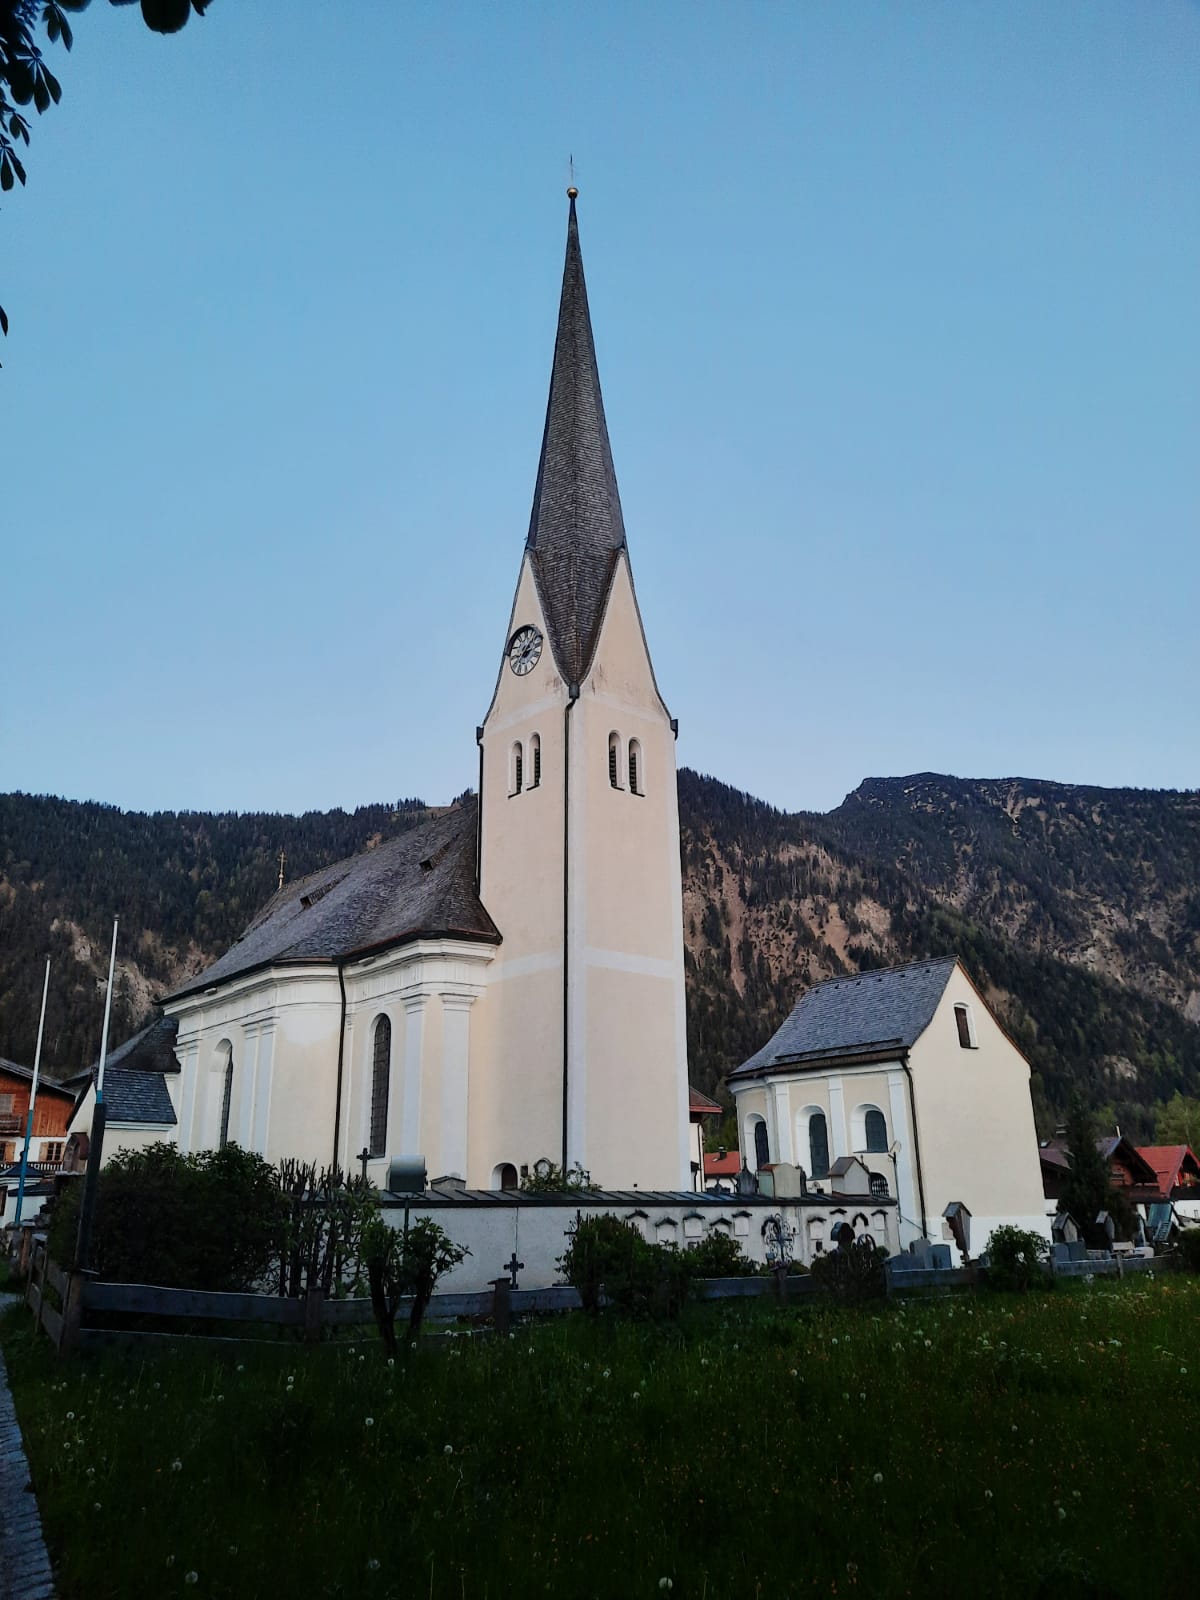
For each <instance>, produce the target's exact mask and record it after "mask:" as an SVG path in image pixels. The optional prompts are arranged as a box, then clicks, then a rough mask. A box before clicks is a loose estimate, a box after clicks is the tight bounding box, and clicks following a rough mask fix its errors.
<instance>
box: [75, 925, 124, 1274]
mask: <svg viewBox="0 0 1200 1600" xmlns="http://www.w3.org/2000/svg"><path fill="white" fill-rule="evenodd" d="M116 965H117V918H116V917H114V918H113V935H112V951H111V953H110V955H109V958H108V988H107V989H106V990H105V993H104V1027H103V1031H102V1032H101V1035H100V1066H99V1068H98V1070H97V1072H96V1104H95V1106H94V1108H93V1110H92V1133H91V1138H90V1139H89V1140H88V1164H87V1172H86V1174H85V1175H84V1179H83V1202H82V1204H81V1205H80V1207H79V1236H78V1238H77V1239H76V1242H75V1267H76V1270H77V1271H79V1272H86V1271H87V1269H88V1256H89V1254H90V1253H91V1248H92V1218H93V1215H94V1213H95V1209H96V1186H97V1183H98V1181H99V1177H100V1158H101V1154H102V1152H103V1149H104V1117H105V1111H104V1063H105V1060H106V1059H107V1056H108V1019H109V1017H110V1016H111V1015H112V992H113V973H114V971H115V970H116Z"/></svg>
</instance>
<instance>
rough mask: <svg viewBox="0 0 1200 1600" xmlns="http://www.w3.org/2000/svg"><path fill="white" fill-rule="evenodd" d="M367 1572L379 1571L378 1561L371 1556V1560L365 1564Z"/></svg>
mask: <svg viewBox="0 0 1200 1600" xmlns="http://www.w3.org/2000/svg"><path fill="white" fill-rule="evenodd" d="M367 1571H368V1572H378V1571H379V1563H378V1561H376V1559H375V1557H374V1556H372V1557H371V1559H370V1560H369V1561H368V1562H367Z"/></svg>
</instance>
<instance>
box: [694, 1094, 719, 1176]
mask: <svg viewBox="0 0 1200 1600" xmlns="http://www.w3.org/2000/svg"><path fill="white" fill-rule="evenodd" d="M721 1115H722V1111H721V1107H720V1106H719V1105H718V1104H717V1102H716V1101H715V1100H712V1099H710V1098H709V1096H708V1095H706V1094H702V1093H701V1092H700V1090H699V1089H694V1088H691V1087H689V1089H688V1123H689V1127H690V1131H691V1168H692V1187H693V1188H694V1189H695V1190H696V1192H697V1193H698V1194H703V1193H704V1180H705V1167H704V1162H705V1156H704V1119H705V1117H719V1116H721Z"/></svg>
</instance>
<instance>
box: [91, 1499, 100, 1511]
mask: <svg viewBox="0 0 1200 1600" xmlns="http://www.w3.org/2000/svg"><path fill="white" fill-rule="evenodd" d="M99 1509H100V1502H99V1500H97V1501H96V1504H95V1505H94V1506H93V1507H92V1510H93V1511H99Z"/></svg>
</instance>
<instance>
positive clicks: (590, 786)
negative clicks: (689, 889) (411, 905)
mask: <svg viewBox="0 0 1200 1600" xmlns="http://www.w3.org/2000/svg"><path fill="white" fill-rule="evenodd" d="M527 624H531V625H533V626H535V627H538V628H539V629H541V630H542V631H543V633H544V631H545V619H544V617H543V615H542V611H541V607H540V605H539V603H538V599H537V593H536V587H535V584H534V582H533V578H532V572H531V568H530V565H529V562H528V560H527V559H526V561H525V562H523V564H522V569H521V576H520V579H519V582H518V586H517V594H516V599H515V602H514V607H513V612H512V616H511V618H510V623H509V629H508V633H507V634H506V636H505V637H506V639H507V638H508V637H511V634H512V632H513V631H514V630H515V629H516V628H518V627H521V626H525V625H527ZM569 704H570V696H569V689H568V685H566V684H565V683H564V682H563V681H562V679H561V677H560V676H559V674H558V670H557V667H556V665H555V663H554V659H553V654H552V651H551V649H550V645H549V641H547V643H546V645H545V647H544V649H543V652H542V656H541V659H540V660H539V662H538V664H537V666H536V667H534V669H533V670H532V671H531V672H530V673H528V674H527V675H526V676H525V677H523V678H517V677H516V676H515V675H514V674H513V673H512V672H510V671H509V670H508V669H507V667H506V666H505V665H503V664H502V665H501V668H500V672H499V678H498V682H497V686H496V691H495V695H494V697H493V701H492V704H491V706H490V708H489V710H488V714H487V717H486V718H485V721H484V727H483V734H482V740H481V744H482V750H483V780H482V858H481V887H480V893H481V898H482V900H483V903H484V905H485V906H486V907H487V909H488V911H489V912H490V913H491V915H492V917H493V918H494V919H495V921H496V923H497V926H498V927H499V928H500V930H501V933H502V935H503V943H502V945H501V947H500V950H499V951H498V952H497V958H496V962H495V967H494V970H493V972H492V974H491V981H490V982H489V985H488V993H487V997H486V1000H485V1001H484V1003H483V1005H482V1006H481V1008H480V1011H481V1015H480V1016H479V1017H478V1019H477V1026H475V1027H473V1031H472V1082H473V1085H474V1084H475V1083H476V1082H477V1083H478V1085H479V1088H478V1096H479V1098H478V1100H474V1101H473V1105H474V1104H480V1105H481V1106H482V1108H483V1120H482V1124H480V1123H478V1122H476V1121H475V1119H473V1121H472V1129H471V1144H470V1159H469V1162H468V1165H469V1167H470V1168H471V1172H470V1174H469V1181H470V1182H471V1183H472V1184H474V1185H477V1186H481V1185H486V1184H487V1183H488V1182H489V1181H490V1175H491V1173H492V1171H493V1170H494V1168H495V1166H496V1165H497V1164H498V1163H499V1162H501V1161H511V1162H513V1163H514V1164H515V1165H516V1166H518V1167H520V1166H521V1165H522V1164H523V1163H529V1164H532V1163H533V1162H534V1161H536V1160H537V1159H538V1158H539V1157H542V1156H546V1157H549V1158H550V1159H552V1160H554V1161H559V1160H561V1159H562V1146H563V1124H562V1117H563V1110H562V1071H563V1043H564V1027H565V1029H566V1030H567V1036H568V1038H569V1041H570V1061H571V1064H570V1073H569V1103H568V1109H567V1159H568V1161H569V1162H574V1161H578V1162H579V1163H581V1164H582V1165H583V1166H584V1167H586V1168H587V1169H588V1170H589V1171H591V1172H592V1173H593V1175H596V1176H598V1177H599V1178H600V1181H602V1182H604V1183H606V1184H618V1183H619V1184H633V1183H639V1184H640V1185H641V1186H643V1187H652V1186H658V1187H660V1188H670V1189H678V1188H681V1187H687V1186H690V1182H691V1176H690V1158H689V1153H688V1112H687V1055H686V1020H685V1011H684V987H683V911H682V895H681V889H680V880H679V873H680V864H679V823H678V810H677V805H678V802H677V793H676V783H675V747H674V736H673V734H672V732H671V727H670V718H669V716H668V713H667V711H666V708H665V707H664V706H663V704H662V701H661V699H660V698H659V695H658V691H657V688H656V687H655V684H654V676H653V671H652V669H651V666H650V659H649V654H648V652H647V650H646V645H645V640H644V637H643V634H642V629H641V622H640V618H639V617H638V613H637V605H636V600H635V599H634V595H633V587H632V582H631V580H630V576H629V570H628V566H627V563H626V561H625V559H624V557H623V556H622V557H621V558H620V559H619V560H618V563H617V569H616V573H615V576H614V581H613V585H612V590H611V595H610V600H609V604H608V609H607V612H606V614H605V618H604V621H603V624H602V627H601V635H600V641H599V644H598V647H597V651H596V656H595V659H594V661H593V664H592V668H591V670H590V672H589V674H588V677H587V680H586V681H585V682H584V683H583V684H582V685H581V686H580V690H579V696H578V699H577V700H576V701H575V702H574V704H573V706H572V709H571V710H570V713H569V716H568V715H567V707H568V705H569ZM613 729H616V730H617V731H619V732H620V733H621V736H622V749H623V752H625V751H627V749H628V740H629V738H630V737H636V738H638V739H639V741H640V743H641V746H642V772H643V782H642V787H643V788H644V789H645V791H646V792H645V793H644V794H630V793H629V790H628V771H627V766H626V763H625V759H624V755H623V759H622V765H621V779H622V784H623V787H622V788H621V789H618V790H614V789H613V788H612V787H611V785H610V783H609V772H608V737H609V733H610V731H611V730H613ZM535 731H536V732H537V733H538V734H539V735H540V738H541V743H542V773H541V785H540V788H539V789H536V790H533V791H529V792H526V793H523V794H520V795H516V796H512V795H510V793H509V787H510V784H509V776H510V759H509V757H510V751H511V747H512V743H513V741H514V739H521V740H522V741H523V742H525V743H527V741H528V738H529V735H530V734H531V733H533V732H535ZM564 779H569V789H570V800H569V804H570V810H571V828H570V848H571V860H570V867H569V896H570V899H569V906H568V921H567V928H566V930H565V931H564V921H563V916H564V907H563V887H564V856H563V839H564ZM564 945H565V946H566V948H567V951H568V955H569V991H568V994H567V996H566V997H565V1004H564V983H563V951H564ZM564 1012H565V1015H564ZM475 1092H476V1091H475V1090H474V1088H473V1094H474V1093H475Z"/></svg>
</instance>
